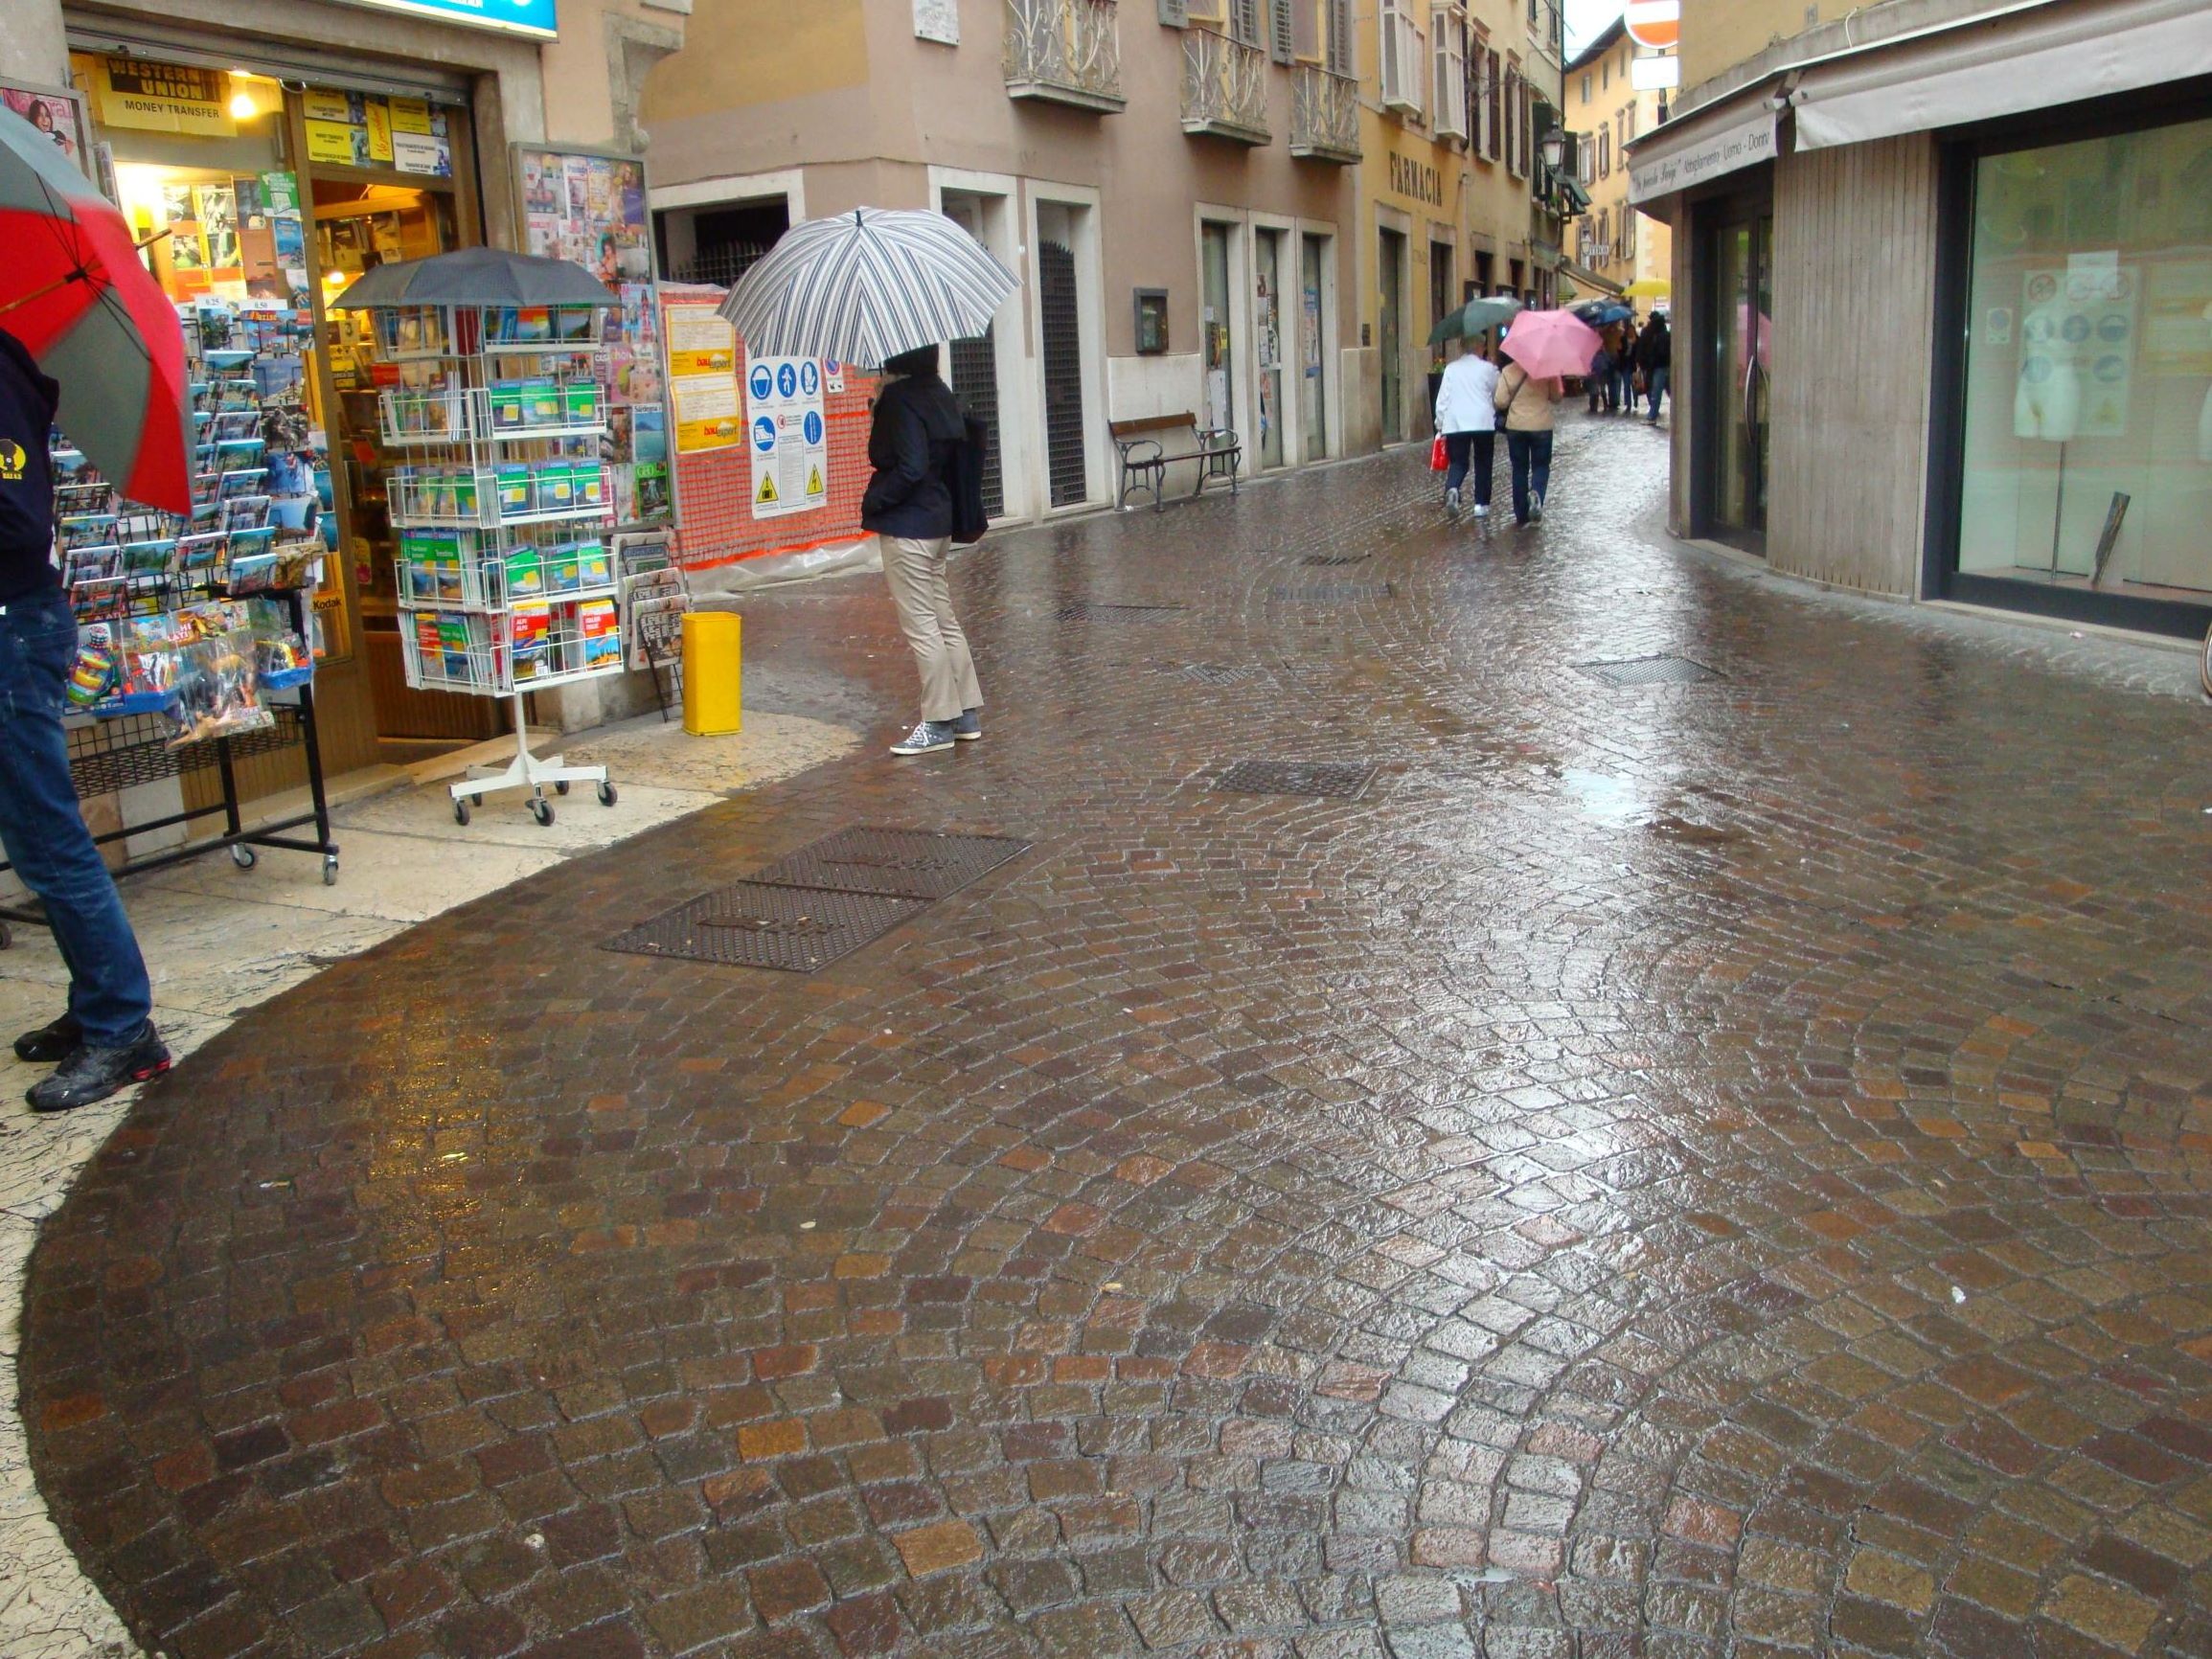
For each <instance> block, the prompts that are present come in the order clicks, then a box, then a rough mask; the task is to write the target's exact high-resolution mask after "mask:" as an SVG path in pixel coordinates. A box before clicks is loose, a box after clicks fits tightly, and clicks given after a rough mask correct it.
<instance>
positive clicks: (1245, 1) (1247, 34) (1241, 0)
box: [1229, 0, 1266, 46]
mask: <svg viewBox="0 0 2212 1659" xmlns="http://www.w3.org/2000/svg"><path fill="white" fill-rule="evenodd" d="M1229 34H1231V35H1232V36H1233V37H1234V38H1236V39H1237V40H1239V41H1241V42H1242V43H1243V44H1244V45H1246V46H1263V45H1265V44H1266V37H1265V36H1264V35H1263V34H1262V33H1261V29H1260V0H1229Z"/></svg>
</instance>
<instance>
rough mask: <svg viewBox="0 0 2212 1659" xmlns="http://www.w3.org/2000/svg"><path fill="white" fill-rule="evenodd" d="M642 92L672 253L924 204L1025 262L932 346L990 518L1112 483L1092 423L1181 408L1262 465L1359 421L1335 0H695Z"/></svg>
mask: <svg viewBox="0 0 2212 1659" xmlns="http://www.w3.org/2000/svg"><path fill="white" fill-rule="evenodd" d="M693 29H694V32H695V38H696V39H699V40H701V41H716V42H721V41H729V42H733V43H740V46H741V49H738V50H730V51H723V50H719V49H717V50H707V51H693V52H688V53H686V54H684V55H682V56H680V57H673V58H671V59H668V60H667V61H665V62H663V63H662V64H660V65H659V66H658V68H656V70H655V71H654V73H653V75H652V77H651V80H650V82H649V84H648V88H647V92H646V98H645V105H644V114H643V120H644V123H645V125H646V127H647V129H648V130H649V132H650V135H651V145H652V148H651V157H652V188H651V203H652V208H653V216H654V220H655V227H656V232H657V235H658V237H659V240H660V251H661V257H662V266H663V270H664V272H665V273H666V274H667V275H669V276H672V277H676V278H692V279H696V280H702V281H710V282H725V283H726V282H729V281H732V280H734V279H735V278H736V277H737V276H738V275H739V274H741V272H742V270H743V269H744V268H745V267H746V265H747V264H749V262H750V261H752V260H753V259H755V258H757V257H759V255H760V254H761V253H762V252H764V251H765V249H766V248H767V247H768V246H770V245H771V244H772V243H773V242H774V240H775V239H776V237H777V236H778V235H780V234H781V233H782V231H783V229H784V228H785V227H786V226H787V225H788V224H790V223H794V222H797V221H798V220H801V219H804V218H809V217H820V216H824V215H828V214H833V213H836V212H839V211H842V210H845V209H849V208H852V207H855V206H859V205H862V204H866V205H869V206H874V207H893V208H938V209H941V210H943V211H944V212H946V213H947V214H949V215H951V216H953V217H955V218H958V219H960V220H961V221H962V222H963V223H965V224H967V225H968V226H969V229H970V230H971V231H973V232H974V233H975V235H976V236H977V238H978V239H980V240H981V241H982V242H983V243H984V245H985V246H987V247H989V248H990V249H991V250H992V252H993V253H995V254H996V255H997V256H998V257H999V258H1000V259H1001V260H1003V261H1005V262H1006V263H1007V265H1008V266H1009V267H1010V268H1011V269H1013V270H1014V271H1015V274H1016V275H1017V276H1018V277H1019V278H1020V280H1021V290H1020V294H1019V296H1018V301H1017V303H1016V308H1015V309H1014V310H1013V311H1011V312H1009V313H1003V314H1002V317H1001V320H1000V322H999V324H998V326H997V327H996V328H995V329H994V330H992V335H991V337H990V338H989V339H987V340H983V341H977V342H963V343H959V344H957V345H955V346H954V347H953V349H952V352H951V363H950V369H951V374H950V378H951V379H952V381H953V383H954V386H955V388H956V390H958V391H959V392H960V394H961V395H962V397H963V398H965V399H966V400H967V401H968V402H969V405H970V406H971V407H973V408H975V409H976V410H977V411H978V412H979V413H981V414H983V415H985V416H986V418H987V419H989V420H991V421H992V423H993V430H994V434H995V449H994V455H993V461H994V466H993V468H992V475H991V479H990V489H989V494H990V497H991V507H992V511H993V512H994V514H996V515H998V516H1001V517H1003V518H1007V519H1015V520H1023V519H1038V518H1043V517H1048V516H1050V515H1052V514H1054V513H1059V512H1067V511H1080V510H1083V509H1085V508H1096V507H1099V506H1104V505H1110V504H1112V503H1113V502H1114V500H1115V498H1116V494H1117V482H1118V466H1117V462H1116V456H1115V451H1114V448H1113V443H1112V440H1111V437H1110V434H1109V431H1108V426H1109V422H1111V421H1114V420H1137V419H1145V418H1151V417H1160V416H1173V415H1189V416H1191V417H1193V418H1194V420H1196V421H1197V423H1198V424H1199V425H1201V426H1208V427H1226V428H1230V429H1233V430H1235V431H1236V432H1237V433H1238V434H1239V435H1240V437H1241V439H1242V441H1243V447H1244V456H1245V465H1246V466H1247V467H1248V468H1250V469H1253V470H1258V471H1263V472H1265V471H1272V470H1275V469H1277V468H1282V467H1293V466H1302V465H1306V464H1310V463H1312V462H1316V461H1319V460H1322V459H1324V458H1326V457H1329V456H1334V455H1342V454H1345V453H1348V452H1354V451H1357V450H1358V449H1359V448H1362V447H1365V446H1367V445H1368V443H1369V442H1370V440H1369V437H1368V433H1367V427H1368V424H1369V422H1368V421H1367V420H1365V418H1364V417H1363V415H1362V414H1361V413H1360V411H1361V409H1362V407H1363V399H1364V398H1365V396H1366V394H1365V392H1364V390H1363V388H1364V386H1365V383H1366V381H1367V379H1368V378H1369V373H1370V372H1369V369H1368V367H1367V365H1366V363H1365V362H1364V360H1363V359H1362V357H1361V355H1360V353H1359V352H1358V350H1357V347H1356V345H1355V342H1356V340H1357V326H1356V322H1355V318H1354V314H1353V313H1354V297H1355V295H1356V292H1357V289H1356V287H1355V282H1356V278H1355V271H1356V266H1355V264H1354V262H1353V252H1352V246H1351V238H1352V233H1353V229H1354V226H1355V223H1356V211H1357V199H1358V197H1357V183H1356V174H1357V166H1358V163H1359V160H1360V156H1361V141H1360V125H1359V106H1358V96H1357V80H1356V79H1355V78H1354V77H1353V76H1352V75H1351V74H1350V73H1349V72H1348V70H1347V68H1346V66H1347V65H1348V64H1349V63H1350V61H1351V58H1352V55H1353V53H1354V52H1355V51H1356V50H1357V47H1356V43H1355V41H1354V38H1353V30H1352V19H1351V7H1350V0H1297V3H1295V4H1290V3H1284V4H1277V5H1263V4H1261V3H1260V0H1216V3H1215V4H1213V5H1212V6H1209V5H1207V4H1206V0H1188V3H1185V0H1174V3H1168V0H1126V3H1124V4H1120V5H1117V4H1115V3H1114V0H1012V3H1010V0H957V3H955V0H808V3H807V4H805V5H803V6H794V5H791V4H789V3H788V0H699V8H698V11H697V14H696V16H695V17H694V19H693Z"/></svg>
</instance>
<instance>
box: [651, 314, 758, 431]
mask: <svg viewBox="0 0 2212 1659" xmlns="http://www.w3.org/2000/svg"><path fill="white" fill-rule="evenodd" d="M667 347H668V364H669V397H670V399H671V401H672V402H673V404H674V409H673V419H674V423H675V452H676V453H677V454H678V455H703V454H706V453H707V452H709V451H711V450H716V449H731V448H735V447H736V446H737V445H738V444H739V443H742V442H743V441H744V430H745V420H744V407H743V404H742V401H741V399H740V398H739V395H738V370H737V363H738V336H737V330H734V329H732V328H731V327H730V325H729V322H728V320H727V319H726V318H724V317H723V316H722V315H721V313H720V312H718V310H716V309H715V307H713V306H712V305H696V306H694V305H680V306H679V305H672V306H670V307H669V308H668V330H667Z"/></svg>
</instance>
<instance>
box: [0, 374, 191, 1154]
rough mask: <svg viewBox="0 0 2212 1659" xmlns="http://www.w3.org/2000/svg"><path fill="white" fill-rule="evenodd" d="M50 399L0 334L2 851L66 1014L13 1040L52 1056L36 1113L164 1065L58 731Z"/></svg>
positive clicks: (70, 617)
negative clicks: (37, 912)
mask: <svg viewBox="0 0 2212 1659" xmlns="http://www.w3.org/2000/svg"><path fill="white" fill-rule="evenodd" d="M60 395H61V388H60V387H59V386H57V384H56V383H55V382H54V381H53V380H51V379H49V378H48V377H47V376H46V375H43V374H41V373H40V372H39V369H38V365H37V364H36V363H35V362H34V361H33V360H32V356H31V353H30V352H27V351H25V350H24V348H23V343H22V342H21V341H19V340H18V339H16V338H15V336H14V335H12V334H10V333H5V332H0V848H4V849H5V850H6V852H7V854H8V862H9V863H10V864H11V865H12V866H13V867H14V870H15V874H16V875H18V876H19V877H21V879H22V881H23V884H24V886H26V887H28V888H30V890H31V891H32V893H33V894H34V895H35V896H36V897H37V898H38V901H39V903H40V904H41V905H43V906H44V907H45V911H46V920H47V921H48V922H49V924H51V925H52V927H53V929H54V942H55V943H56V944H57V945H58V946H60V949H61V960H62V961H63V962H65V963H67V964H68V965H69V1008H68V1011H66V1012H65V1013H63V1014H62V1015H61V1017H60V1018H59V1019H57V1020H56V1021H55V1022H54V1023H53V1024H52V1025H49V1026H47V1027H45V1028H44V1029H43V1030H40V1031H34V1032H30V1033H27V1034H24V1035H23V1036H21V1037H18V1038H17V1039H16V1042H15V1054H16V1057H17V1058H19V1059H24V1060H29V1061H32V1062H33V1063H40V1062H48V1061H53V1062H58V1066H57V1070H56V1071H55V1072H54V1073H53V1075H52V1076H50V1077H46V1078H42V1079H39V1080H38V1081H37V1082H36V1083H34V1085H32V1089H31V1095H30V1100H31V1109H32V1110H33V1111H35V1112H61V1111H67V1110H69V1109H70V1108H71V1107H73V1106H84V1105H90V1104H91V1103H92V1102H95V1101H103V1100H105V1099H106V1098H107V1097H108V1096H109V1095H112V1094H114V1093H115V1092H116V1091H117V1090H118V1089H121V1088H124V1087H126V1086H127V1085H129V1084H131V1083H134V1082H143V1081H145V1080H146V1079H148V1078H150V1077H154V1076H157V1075H158V1074H160V1073H162V1072H166V1071H167V1070H169V1050H168V1049H167V1048H165V1047H163V1046H162V1040H161V1036H160V1034H158V1033H157V1032H156V1031H155V1030H154V1027H153V1019H152V1012H153V989H152V986H151V985H150V984H149V983H148V979H147V974H146V962H145V959H144V958H143V957H141V956H140V954H139V949H138V941H137V939H136V938H135V937H134V936H133V935H132V933H131V931H130V919H129V918H128V917H127V916H125V914H124V912H123V900H122V898H120V897H119V896H118V895H117V893H116V891H115V878H114V877H113V876H111V875H108V873H107V865H106V864H105V862H104V861H103V860H102V858H101V856H100V849H99V848H97V847H95V846H94V845H93V842H92V831H91V830H88V829H86V828H85V824H84V814H83V812H82V811H81V810H80V808H79V807H78V803H77V786H76V784H75V783H74V782H73V781H72V780H71V778H70V775H69V741H68V739H67V738H66V737H65V736H64V735H63V732H62V729H61V711H62V709H63V708H64V707H65V706H66V703H67V700H68V686H69V674H70V670H71V669H72V667H74V665H75V664H76V661H77V617H76V615H75V613H74V612H72V611H71V610H70V608H69V599H68V596H67V595H65V594H64V593H63V592H62V591H61V574H60V572H58V571H57V570H56V569H55V568H54V560H53V557H52V550H53V546H54V475H53V471H52V467H51V466H50V464H49V462H48V460H47V435H48V433H49V431H50V429H51V428H52V427H53V424H54V410H55V406H56V404H57V401H58V400H59V398H60Z"/></svg>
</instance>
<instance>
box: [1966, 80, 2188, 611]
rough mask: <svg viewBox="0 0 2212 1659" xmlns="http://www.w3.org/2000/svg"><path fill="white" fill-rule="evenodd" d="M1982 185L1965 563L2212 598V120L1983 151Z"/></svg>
mask: <svg viewBox="0 0 2212 1659" xmlns="http://www.w3.org/2000/svg"><path fill="white" fill-rule="evenodd" d="M1973 192H1974V193H1973V229H1972V232H1971V237H1972V240H1971V243H1970V244H1969V257H1970V259H1971V261H1972V262H1971V265H1970V271H1969V278H1968V283H1967V290H1968V299H1967V307H1968V308H1967V315H1966V317H1965V318H1964V319H1963V321H1964V322H1965V324H1966V325H1967V327H1966V329H1965V330H1964V332H1965V334H1966V337H1967V340H1968V346H1967V352H1966V366H1965V395H1966V420H1965V436H1964V444H1963V466H1962V470H1961V477H1960V480H1959V484H1960V502H1959V508H1960V511H1959V522H1958V569H1959V572H1960V573H1961V574H1962V575H1965V576H1974V577H1982V578H1997V579H2002V580H2009V581H2015V582H2019V583H2023V584H2033V585H2034V586H2035V587H2037V588H2040V589H2045V590H2048V589H2051V588H2058V589H2068V590H2072V591H2073V592H2074V593H2076V594H2079V595H2082V596H2085V598H2086V596H2087V595H2090V594H2095V595H2098V596H2103V597H2110V596H2121V595H2126V596H2130V597H2132V598H2133V599H2136V600H2169V601H2184V602H2191V603H2193V604H2195V605H2200V606H2201V605H2204V604H2206V603H2212V536H2207V535H2206V534H2205V533H2204V527H2205V525H2206V524H2207V523H2212V391H2207V389H2206V376H2207V373H2208V372H2212V307H2207V306H2206V303H2205V298H2206V295H2207V293H2208V292H2212V290H2208V289H2207V287H2206V277H2205V270H2206V267H2205V262H2204V249H2205V247H2206V245H2207V244H2212V121H2193V122H2178V123H2176V124H2174V125H2168V126H2160V127H2155V128H2153V129H2151V130H2149V131H2143V132H2128V133H2118V134H2114V135H2112V136H2110V137H2105V138H2092V139H2084V140H2081V141H2079V142H2076V143H2070V144H2057V145H2048V146H2043V147H2040V148H2030V149H2022V150H2016V151H2013V152H2010V153H2007V154H2002V155H1987V156H1983V157H1981V158H1980V159H1979V160H1977V161H1976V162H1975V164H1974V184H1973ZM2036 608H2044V606H2042V605H2038V606H2037V607H2036ZM2191 614H2194V616H2195V620H2194V621H2192V622H2190V623H2189V624H2188V625H2189V626H2190V627H2192V628H2193V629H2197V630H2201V628H2202V626H2203V621H2202V615H2201V612H2196V613H2191Z"/></svg>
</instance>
